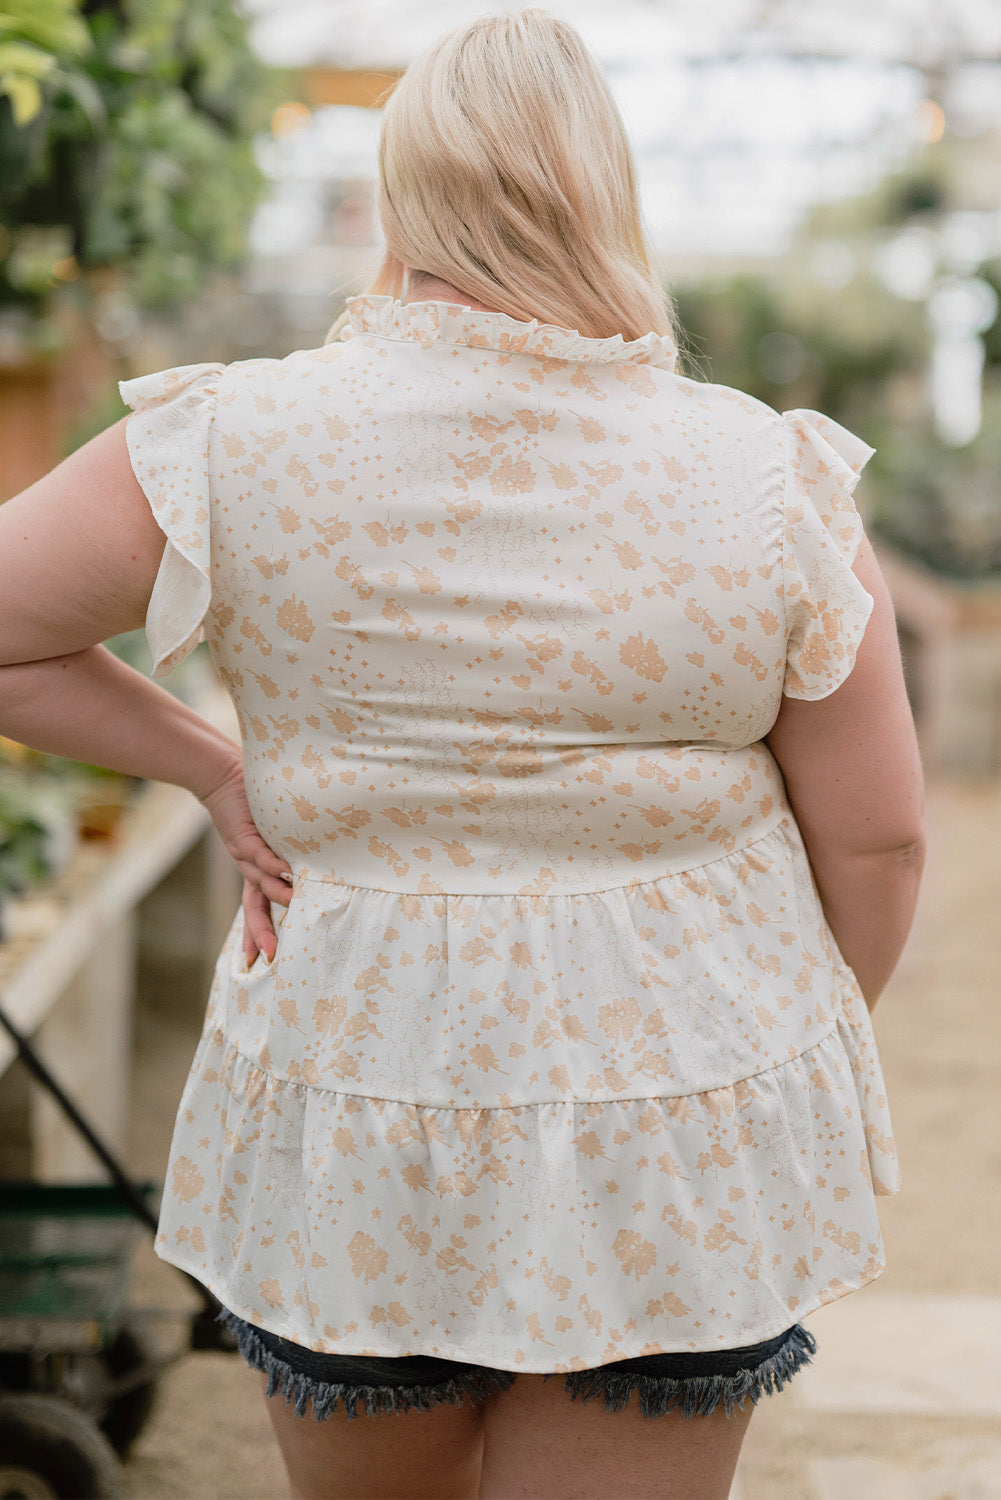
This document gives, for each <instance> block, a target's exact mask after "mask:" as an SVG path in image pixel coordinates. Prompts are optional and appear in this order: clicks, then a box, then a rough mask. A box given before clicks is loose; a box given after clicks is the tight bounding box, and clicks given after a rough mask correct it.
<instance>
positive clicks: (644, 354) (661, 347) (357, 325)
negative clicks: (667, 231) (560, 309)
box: [327, 294, 678, 370]
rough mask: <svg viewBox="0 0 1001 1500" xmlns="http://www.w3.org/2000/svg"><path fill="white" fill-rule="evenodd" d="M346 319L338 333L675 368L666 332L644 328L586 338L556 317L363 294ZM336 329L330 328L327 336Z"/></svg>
mask: <svg viewBox="0 0 1001 1500" xmlns="http://www.w3.org/2000/svg"><path fill="white" fill-rule="evenodd" d="M347 309H348V322H347V323H346V324H345V325H344V326H343V327H342V328H341V330H340V334H339V337H340V338H342V339H350V338H356V337H357V336H358V335H359V334H365V335H368V336H369V337H372V336H374V337H375V338H383V339H396V340H400V341H403V342H406V343H417V344H420V345H421V347H422V348H424V349H428V348H431V347H432V345H434V344H464V345H466V346H468V347H469V348H473V349H496V350H497V351H498V352H499V353H501V354H532V355H535V356H536V357H537V358H542V359H560V360H567V361H571V362H573V363H575V364H581V363H587V364H613V363H623V362H626V361H628V362H630V363H632V364H644V365H657V366H658V367H659V368H661V369H666V370H673V369H674V367H675V363H676V361H677V358H678V349H677V345H676V344H675V343H674V340H673V339H672V338H670V337H669V336H668V335H667V334H660V333H645V334H643V336H642V338H638V339H628V340H627V339H624V338H623V337H622V335H621V334H620V333H617V334H614V335H613V336H612V337H611V338H605V339H593V338H585V337H584V335H583V334H580V333H577V332H576V331H575V330H573V329H571V328H560V327H558V326H557V325H556V324H554V323H539V322H537V321H536V319H534V318H533V319H532V321H531V322H530V323H521V322H519V321H518V319H517V318H511V317H508V315H507V313H500V312H478V311H475V310H474V309H473V308H471V307H463V306H461V305H457V304H454V303H448V302H397V301H396V300H395V299H394V298H392V297H385V296H374V295H371V294H365V295H363V296H360V297H350V298H349V299H348V303H347ZM336 337H338V335H336V334H331V335H330V336H328V339H327V342H328V343H329V342H330V341H331V338H336Z"/></svg>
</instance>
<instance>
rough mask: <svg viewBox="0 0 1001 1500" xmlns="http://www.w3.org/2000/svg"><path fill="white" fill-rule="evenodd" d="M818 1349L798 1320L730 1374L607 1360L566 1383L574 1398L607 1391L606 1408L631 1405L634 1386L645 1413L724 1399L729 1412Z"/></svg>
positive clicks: (691, 1411) (687, 1410) (696, 1407)
mask: <svg viewBox="0 0 1001 1500" xmlns="http://www.w3.org/2000/svg"><path fill="white" fill-rule="evenodd" d="M816 1352H817V1341H816V1339H815V1338H814V1336H813V1334H812V1333H810V1332H808V1330H807V1329H805V1328H804V1327H803V1326H802V1324H800V1323H796V1324H794V1325H793V1327H792V1328H790V1330H789V1337H788V1339H787V1340H786V1342H785V1343H784V1344H783V1345H782V1347H781V1348H780V1349H777V1350H776V1351H775V1353H774V1354H770V1355H768V1356H767V1357H766V1358H765V1359H763V1360H762V1361H761V1363H760V1364H757V1365H755V1366H754V1367H753V1368H751V1369H747V1370H735V1371H734V1372H733V1373H732V1374H730V1375H687V1376H682V1377H680V1378H675V1377H672V1376H669V1375H665V1376H659V1375H638V1374H631V1373H629V1372H628V1371H624V1370H623V1371H619V1372H618V1373H616V1370H615V1366H614V1365H602V1366H601V1367H600V1368H598V1369H595V1370H576V1371H574V1372H573V1373H572V1374H569V1375H567V1377H566V1388H567V1390H568V1391H569V1393H570V1397H571V1399H572V1400H574V1401H576V1400H577V1399H578V1398H579V1399H580V1400H582V1401H591V1400H593V1399H594V1397H595V1396H604V1398H605V1408H606V1410H607V1411H621V1410H622V1409H623V1407H625V1406H627V1405H628V1403H629V1399H630V1397H631V1396H632V1393H633V1391H635V1390H638V1391H639V1394H640V1411H641V1412H642V1414H643V1416H645V1417H660V1416H664V1415H665V1414H666V1413H667V1412H671V1411H680V1412H681V1415H682V1416H683V1417H708V1416H711V1415H712V1413H713V1412H714V1411H715V1410H716V1408H717V1407H718V1406H719V1404H720V1402H721V1401H722V1403H723V1411H724V1413H725V1415H726V1416H728V1417H729V1416H731V1415H732V1414H733V1411H734V1408H735V1407H737V1406H740V1407H742V1406H743V1404H744V1401H745V1399H746V1398H747V1397H748V1396H749V1397H750V1398H751V1405H752V1406H754V1405H756V1404H757V1402H758V1401H759V1400H760V1399H761V1397H762V1396H765V1395H771V1394H772V1393H773V1392H774V1391H780V1390H781V1389H782V1387H783V1386H784V1385H785V1383H786V1381H788V1380H791V1378H792V1377H793V1375H795V1374H796V1371H797V1370H799V1369H802V1367H803V1365H806V1364H809V1363H810V1356H811V1355H812V1354H816ZM545 1378H546V1379H547V1380H548V1379H549V1378H550V1377H549V1376H548V1375H547V1376H546V1377H545Z"/></svg>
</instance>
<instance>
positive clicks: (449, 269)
mask: <svg viewBox="0 0 1001 1500" xmlns="http://www.w3.org/2000/svg"><path fill="white" fill-rule="evenodd" d="M379 174H380V212H381V217H382V223H383V229H384V231H385V235H386V244H387V253H386V259H385V261H384V263H383V266H382V270H381V272H380V274H379V277H378V279H377V280H376V282H375V284H374V285H373V287H372V288H371V290H372V291H374V292H383V293H390V294H392V295H393V296H395V297H401V296H402V295H403V289H404V284H405V268H412V269H415V270H418V271H422V272H425V273H426V274H428V275H430V276H432V277H435V278H437V279H440V280H442V281H445V282H447V283H448V284H449V285H451V286H454V287H456V288H457V289H458V290H460V291H462V292H463V293H465V294H466V295H467V296H468V297H469V298H470V299H471V300H473V301H476V302H481V303H483V304H484V305H485V306H487V307H491V308H495V309H497V310H498V311H499V312H504V313H507V314H509V315H510V316H511V317H514V318H518V319H521V320H527V319H530V318H536V319H538V320H539V322H541V323H555V324H557V325H559V326H561V327H564V328H572V329H576V330H577V332H579V333H582V334H584V335H585V336H587V337H592V338H603V337H608V336H611V335H614V334H621V335H622V336H623V338H627V339H629V338H638V337H641V336H642V335H643V334H644V333H648V332H650V331H654V332H657V333H669V334H670V333H675V332H676V330H675V328H674V324H673V321H672V316H671V311H670V307H669V303H668V299H667V296H666V293H665V291H664V288H663V287H662V285H661V284H660V282H659V280H658V278H657V276H656V274H655V272H654V270H653V267H652V265H651V261H650V255H649V251H648V248H647V245H646V242H645V239H644V235H643V230H642V226H641V222H640V214H639V204H638V198H637V192H636V177H635V170H634V166H633V161H632V155H631V152H630V149H629V143H628V140H627V138H626V133H625V129H624V127H623V124H622V119H621V117H620V115H619V112H618V110H617V108H616V106H615V103H614V100H613V99H612V96H611V92H610V90H609V88H608V85H607V83H606V82H605V79H604V78H603V77H602V74H601V72H600V70H599V69H598V67H597V65H596V63H595V62H594V60H593V59H592V57H591V56H590V54H589V53H588V51H587V49H586V48H585V47H584V44H583V42H582V41H581V39H580V37H579V36H578V34H577V32H576V31H575V30H574V29H573V27H571V26H569V25H567V24H566V23H565V22H563V21H559V20H555V19H554V18H553V17H551V16H549V15H547V14H546V13H545V12H544V11H541V10H522V11H515V12H510V13H508V14H504V15H499V16H483V17H480V18H479V19H478V20H476V21H474V22H473V23H472V24H471V25H468V26H463V27H461V28H460V29H458V30H456V31H453V32H451V33H449V34H448V35H447V36H445V37H443V38H442V39H441V40H440V41H439V42H437V43H435V45H433V46H432V47H430V48H428V49H427V51H425V52H424V53H422V54H421V55H420V56H419V57H418V58H416V59H415V61H414V62H413V63H411V65H410V67H409V68H408V69H407V71H406V73H405V74H404V75H403V78H402V79H401V81H400V83H399V84H398V85H397V87H396V89H395V91H394V92H393V94H392V96H391V97H390V99H389V102H388V104H387V106H386V112H385V119H384V122H383V130H382V140H381V145H380V151H379Z"/></svg>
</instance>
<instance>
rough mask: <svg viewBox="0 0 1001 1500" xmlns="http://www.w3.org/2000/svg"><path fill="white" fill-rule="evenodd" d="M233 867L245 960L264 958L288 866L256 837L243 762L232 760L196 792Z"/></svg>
mask: <svg viewBox="0 0 1001 1500" xmlns="http://www.w3.org/2000/svg"><path fill="white" fill-rule="evenodd" d="M199 801H200V802H201V804H202V806H203V807H207V808H208V810H209V812H210V813H211V815H212V821H213V823H214V824H215V826H216V828H217V829H218V830H219V834H220V836H221V838H222V841H223V843H224V844H225V846H226V849H227V851H228V853H229V854H230V856H231V857H232V859H233V861H234V863H235V865H236V867H237V869H238V870H239V871H240V874H241V875H242V876H243V951H244V954H245V956H246V959H247V963H248V965H250V964H252V963H253V961H254V959H255V958H256V957H257V955H258V953H263V954H264V956H265V958H266V959H267V960H268V962H269V963H270V962H271V959H272V958H273V957H274V955H275V949H276V947H277V939H276V938H275V930H274V924H273V923H272V921H271V902H272V901H276V902H278V903H279V904H280V905H281V906H288V904H289V902H290V901H291V900H292V889H291V883H290V882H291V879H292V868H291V866H290V865H289V863H288V860H286V859H282V858H281V856H280V855H278V854H275V852H274V850H273V849H271V848H269V847H268V845H267V844H266V843H265V842H264V840H263V839H262V838H261V835H260V834H259V833H258V831H257V825H256V824H255V822H254V818H253V814H252V813H251V811H250V804H249V803H248V801H247V790H246V787H245V786H244V781H243V766H242V765H241V764H240V762H239V761H237V762H235V763H234V765H233V768H232V770H231V771H230V772H229V773H228V774H227V775H226V776H225V777H224V779H223V780H222V781H221V782H219V784H218V785H217V786H215V787H214V788H213V789H212V791H211V792H207V793H206V794H205V795H204V796H202V797H200V798H199Z"/></svg>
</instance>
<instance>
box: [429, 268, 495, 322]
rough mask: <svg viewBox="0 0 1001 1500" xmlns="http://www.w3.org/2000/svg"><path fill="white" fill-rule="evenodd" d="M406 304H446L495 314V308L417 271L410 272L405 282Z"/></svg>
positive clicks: (435, 277)
mask: <svg viewBox="0 0 1001 1500" xmlns="http://www.w3.org/2000/svg"><path fill="white" fill-rule="evenodd" d="M407 301H408V302H447V303H449V304H451V305H453V306H457V307H469V308H471V309H472V310H473V311H474V312H496V311H497V309H496V308H495V307H488V306H487V305H486V303H485V302H477V301H476V300H475V299H474V298H473V297H469V296H467V295H466V293H465V292H460V291H459V289H458V287H454V286H451V285H450V284H449V282H447V281H442V280H441V279H440V278H439V277H437V276H426V275H423V274H422V273H420V272H417V271H411V272H410V275H409V277H408V282H407Z"/></svg>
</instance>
